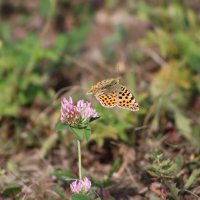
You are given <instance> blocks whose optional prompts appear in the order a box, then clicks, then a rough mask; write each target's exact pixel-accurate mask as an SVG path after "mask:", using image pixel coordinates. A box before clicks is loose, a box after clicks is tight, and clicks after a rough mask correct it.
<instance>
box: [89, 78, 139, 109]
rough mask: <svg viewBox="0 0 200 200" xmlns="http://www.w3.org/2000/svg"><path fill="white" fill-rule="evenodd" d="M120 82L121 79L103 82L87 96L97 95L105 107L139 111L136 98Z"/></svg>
mask: <svg viewBox="0 0 200 200" xmlns="http://www.w3.org/2000/svg"><path fill="white" fill-rule="evenodd" d="M119 80H120V79H119V78H115V79H114V78H112V79H106V80H102V81H100V82H98V83H97V84H95V85H94V86H92V87H91V89H90V90H89V91H88V92H87V94H93V95H95V97H96V98H97V100H98V101H99V102H100V103H101V105H102V106H104V107H107V108H112V107H115V106H118V107H120V108H125V109H129V110H131V111H138V110H139V105H138V103H137V102H136V100H135V98H134V96H133V95H132V93H131V92H130V91H129V90H128V89H127V88H126V87H125V86H123V85H121V84H120V81H119Z"/></svg>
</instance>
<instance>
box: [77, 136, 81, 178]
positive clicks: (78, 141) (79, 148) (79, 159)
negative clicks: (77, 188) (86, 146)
mask: <svg viewBox="0 0 200 200" xmlns="http://www.w3.org/2000/svg"><path fill="white" fill-rule="evenodd" d="M77 147H78V170H79V179H82V172H81V143H80V140H77Z"/></svg>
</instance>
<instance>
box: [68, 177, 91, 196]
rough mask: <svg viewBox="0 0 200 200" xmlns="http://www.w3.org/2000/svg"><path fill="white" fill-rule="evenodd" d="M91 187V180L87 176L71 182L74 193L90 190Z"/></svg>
mask: <svg viewBox="0 0 200 200" xmlns="http://www.w3.org/2000/svg"><path fill="white" fill-rule="evenodd" d="M90 188H91V181H90V180H89V179H88V178H87V177H85V178H84V179H80V180H76V181H74V182H72V183H71V184H70V189H71V191H72V192H73V193H80V192H85V193H86V192H88V191H89V190H90Z"/></svg>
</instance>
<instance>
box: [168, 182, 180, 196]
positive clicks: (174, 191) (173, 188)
mask: <svg viewBox="0 0 200 200" xmlns="http://www.w3.org/2000/svg"><path fill="white" fill-rule="evenodd" d="M166 185H167V186H168V187H169V190H170V195H171V196H172V197H173V199H174V200H181V198H180V197H179V195H178V193H179V192H180V190H179V189H178V188H177V187H176V184H175V183H169V182H166Z"/></svg>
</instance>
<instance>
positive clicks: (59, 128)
mask: <svg viewBox="0 0 200 200" xmlns="http://www.w3.org/2000/svg"><path fill="white" fill-rule="evenodd" d="M64 129H67V130H69V127H68V126H67V125H66V124H63V123H61V122H58V123H57V124H56V128H55V130H56V132H57V133H58V132H61V131H62V130H64Z"/></svg>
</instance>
